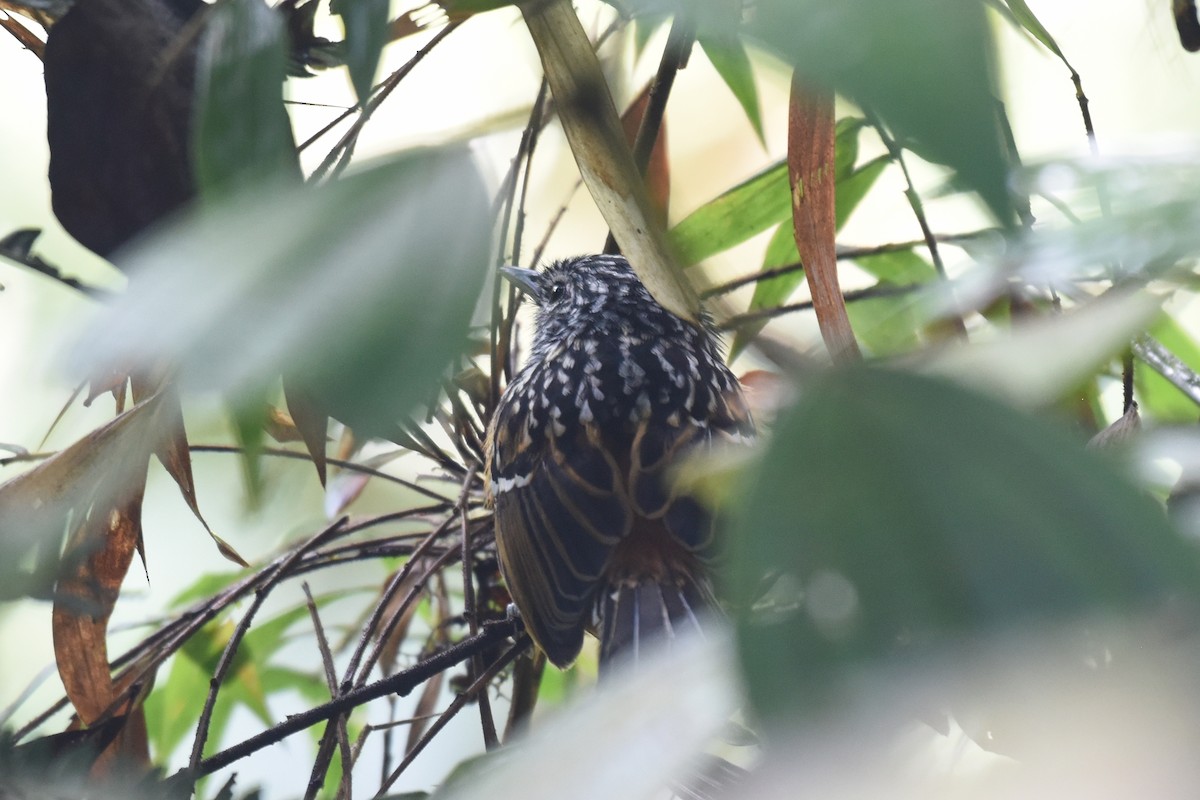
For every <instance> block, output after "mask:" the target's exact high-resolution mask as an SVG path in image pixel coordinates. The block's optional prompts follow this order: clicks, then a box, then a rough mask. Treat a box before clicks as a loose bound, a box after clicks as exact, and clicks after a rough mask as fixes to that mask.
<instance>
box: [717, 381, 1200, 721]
mask: <svg viewBox="0 0 1200 800" xmlns="http://www.w3.org/2000/svg"><path fill="white" fill-rule="evenodd" d="M739 501H740V502H739V504H738V507H737V508H736V509H735V511H734V530H733V531H731V534H732V535H731V536H730V537H729V541H730V543H731V545H732V548H731V554H730V556H731V564H730V570H729V576H728V577H729V579H730V581H729V582H730V587H731V589H732V594H733V597H734V600H735V607H737V608H738V609H740V611H739V612H738V620H737V622H738V635H739V650H740V657H741V662H742V667H743V670H744V672H745V675H746V678H747V683H748V686H749V690H750V696H751V699H752V701H753V704H754V705H755V707H756V708H757V710H758V712H759V713H761V714H762V715H764V717H767V718H770V719H776V720H778V719H780V718H781V716H782V715H786V714H788V713H790V712H794V711H797V710H801V709H803V708H805V707H812V706H813V705H814V704H816V703H819V702H820V701H821V699H822V698H828V697H829V693H830V691H831V689H832V688H833V687H832V683H831V682H832V681H833V680H834V678H835V676H836V675H838V674H845V673H844V668H845V666H846V664H847V663H848V662H858V663H863V662H868V661H878V660H882V659H891V658H897V657H903V658H910V659H911V658H918V659H919V658H921V657H922V656H924V655H927V654H929V653H930V652H932V651H933V650H934V649H936V648H938V647H942V646H945V645H947V644H949V643H951V642H954V641H960V640H964V639H973V638H974V637H977V636H981V635H987V634H994V633H999V632H1004V631H1007V630H1011V629H1012V628H1014V627H1016V626H1021V625H1031V624H1032V625H1036V624H1040V623H1045V622H1053V621H1060V622H1061V621H1066V620H1079V619H1085V618H1086V619H1088V620H1091V619H1094V618H1095V616H1096V615H1097V614H1101V613H1106V612H1107V613H1121V612H1136V611H1138V610H1143V609H1145V608H1147V607H1148V606H1149V605H1150V604H1151V603H1153V602H1154V601H1155V600H1156V599H1160V598H1162V597H1163V596H1165V595H1167V594H1170V593H1174V592H1177V591H1182V592H1184V593H1185V594H1186V596H1191V597H1193V598H1194V597H1196V596H1197V594H1198V587H1200V562H1198V559H1197V552H1196V550H1195V548H1194V547H1193V546H1191V545H1190V544H1188V543H1186V542H1185V541H1184V540H1183V539H1182V538H1180V537H1179V536H1178V534H1177V533H1176V532H1175V531H1174V530H1172V528H1171V527H1170V526H1169V525H1168V524H1167V521H1166V517H1165V516H1164V514H1163V511H1162V509H1161V508H1160V507H1159V506H1158V505H1157V504H1156V503H1154V502H1153V501H1152V500H1151V499H1150V498H1148V497H1147V496H1146V495H1145V494H1144V493H1143V492H1142V491H1140V490H1138V489H1135V488H1134V487H1132V486H1131V485H1130V484H1128V483H1127V482H1126V480H1125V479H1124V478H1123V477H1122V476H1121V475H1120V474H1119V473H1118V471H1117V470H1116V469H1115V468H1114V467H1113V466H1112V465H1110V464H1108V463H1106V462H1104V461H1102V460H1100V459H1098V458H1097V457H1096V456H1095V455H1094V454H1090V453H1087V452H1085V451H1084V449H1083V443H1082V442H1080V441H1077V440H1075V439H1073V438H1071V437H1070V436H1068V435H1066V433H1065V432H1064V431H1062V430H1060V429H1058V428H1057V427H1055V426H1053V425H1051V424H1049V423H1047V422H1045V421H1043V420H1040V419H1037V418H1035V417H1032V416H1027V415H1023V414H1020V413H1018V412H1016V411H1014V410H1012V409H1011V408H1009V407H1007V406H1004V405H1001V404H999V403H997V402H995V401H992V400H989V399H987V398H985V397H983V396H980V395H977V394H974V393H972V392H970V391H967V390H964V389H961V388H959V387H956V386H954V385H952V384H949V383H945V382H943V381H940V380H934V379H930V378H926V377H921V376H917V375H913V374H907V373H899V372H891V371H886V370H880V369H869V368H863V367H859V368H854V369H849V370H843V371H830V372H828V373H826V374H824V375H822V376H808V375H806V376H805V383H804V393H803V394H802V395H801V397H800V399H799V402H798V403H797V404H796V405H795V406H794V407H793V408H791V409H790V410H789V411H787V412H786V413H784V414H782V415H781V416H780V418H779V419H778V422H777V424H776V428H775V436H774V438H773V439H772V441H771V443H770V446H769V448H768V450H767V452H766V454H765V456H764V457H763V458H762V460H761V462H760V463H759V464H758V465H757V466H756V468H754V469H753V470H752V471H751V473H750V474H749V475H747V476H746V480H745V484H744V491H743V492H742V493H741V496H740V498H739ZM764 576H768V577H769V579H770V580H771V581H772V583H771V584H770V586H769V588H767V590H766V592H765V594H764V593H763V591H762V589H763V588H764V584H763V578H764ZM797 675H803V676H804V680H803V681H797V679H796V676H797Z"/></svg>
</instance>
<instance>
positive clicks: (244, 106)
mask: <svg viewBox="0 0 1200 800" xmlns="http://www.w3.org/2000/svg"><path fill="white" fill-rule="evenodd" d="M285 38H286V37H285V36H284V30H283V21H282V20H281V19H280V16H279V14H278V13H277V12H275V11H274V10H272V9H271V8H270V7H269V6H267V4H266V3H265V2H263V0H221V2H218V3H216V4H214V5H213V7H212V8H211V9H210V10H209V11H208V15H207V22H206V24H205V28H204V35H203V38H202V39H201V43H200V49H199V52H198V54H197V66H196V99H195V104H196V128H195V130H196V142H195V148H196V152H195V165H196V182H197V185H198V186H199V188H200V192H201V195H202V196H203V197H204V198H205V200H206V201H207V200H214V199H216V198H220V197H224V196H227V195H228V194H229V193H230V192H231V191H233V190H235V189H236V188H237V187H239V186H254V185H256V184H258V183H260V182H261V181H263V180H277V179H279V176H287V177H291V178H299V176H300V170H299V162H298V161H297V158H296V144H295V141H294V140H293V139H292V125H291V122H290V120H289V119H288V115H287V112H286V111H285V110H284V107H283V81H284V78H285V77H286V75H287V43H286V41H285Z"/></svg>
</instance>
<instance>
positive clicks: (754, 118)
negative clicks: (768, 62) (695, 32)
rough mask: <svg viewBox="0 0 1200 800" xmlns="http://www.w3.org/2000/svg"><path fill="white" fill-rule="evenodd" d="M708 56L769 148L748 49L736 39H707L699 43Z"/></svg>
mask: <svg viewBox="0 0 1200 800" xmlns="http://www.w3.org/2000/svg"><path fill="white" fill-rule="evenodd" d="M699 42H700V46H701V47H703V48H704V54H705V55H706V56H708V60H709V61H710V62H711V63H712V65H713V69H715V70H716V71H717V74H718V75H720V76H721V80H723V81H725V85H726V86H728V87H729V91H731V92H733V96H734V97H735V98H737V101H738V103H739V104H741V106H742V110H743V111H745V112H746V119H747V120H749V121H750V125H751V126H752V127H753V128H754V133H755V134H757V136H758V141H759V142H761V143H762V145H763V146H764V147H765V146H766V137H765V136H764V134H763V124H762V110H761V109H760V108H759V103H758V86H757V85H756V84H755V83H754V68H753V66H752V65H751V64H750V55H749V54H748V53H747V52H746V45H745V44H743V43H742V40H741V39H740V38H738V37H737V35H736V34H734V35H724V36H719V35H718V36H703V37H701V38H700V39H699Z"/></svg>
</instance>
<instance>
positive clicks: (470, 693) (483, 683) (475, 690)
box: [375, 620, 533, 800]
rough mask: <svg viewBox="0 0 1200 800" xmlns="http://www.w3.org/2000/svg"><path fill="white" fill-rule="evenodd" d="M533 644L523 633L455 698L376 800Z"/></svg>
mask: <svg viewBox="0 0 1200 800" xmlns="http://www.w3.org/2000/svg"><path fill="white" fill-rule="evenodd" d="M509 622H510V620H505V621H504V623H489V624H488V625H487V626H485V627H484V629H483V631H481V632H480V634H479V635H480V636H482V635H483V634H484V633H485V632H486V631H487V630H488V628H490V627H491V626H492V625H497V624H506V623H509ZM532 643H533V641H532V640H531V639H530V638H529V634H527V633H522V634H521V635H520V636H518V637H517V640H516V641H515V642H514V643H513V645H512V647H510V648H508V650H507V652H505V653H504V655H502V656H500V658H498V659H496V661H495V663H494V664H492V666H491V667H489V668H488V670H487V672H485V673H483V674H482V675H480V676H479V678H477V679H476V680H475V682H474V683H472V684H471V685H470V687H468V688H467V690H466V691H465V692H463V693H462V694H460V695H458V697H456V698H454V702H452V703H451V704H450V707H449V708H447V709H446V710H445V711H444V712H442V715H441V716H440V717H438V720H437V722H435V723H433V724H432V725H430V726H429V730H428V731H426V732H425V735H424V736H422V737H421V740H420V741H418V742H417V743H416V744H415V745H414V746H413V748H412V749H411V750H409V751H408V752H407V753H406V754H405V756H404V760H403V761H401V762H400V764H399V765H398V766H397V767H396V769H395V770H393V771H392V773H391V774H390V775H388V777H387V779H386V780H385V781H384V782H383V784H382V785H381V786H380V787H379V791H378V792H376V793H375V799H376V800H378V798H381V797H383V794H384V792H386V791H387V790H388V789H389V788H391V786H392V784H393V783H395V782H396V780H397V779H398V778H399V777H400V775H401V774H402V773H403V772H404V770H405V769H407V768H408V765H409V764H411V763H412V762H413V759H415V758H416V757H417V756H418V755H419V754H420V753H421V751H422V750H424V749H425V746H426V745H428V744H429V743H430V742H431V741H433V737H434V736H436V735H437V734H438V733H440V732H441V730H442V728H444V727H446V724H447V723H448V722H450V720H452V719H454V717H455V716H456V715H457V714H458V712H459V711H461V710H462V708H463V706H465V705H466V704H467V703H468V702H469V701H470V700H471V698H473V697H475V696H476V695H479V694H480V693H481V692H484V691H486V690H487V686H488V685H489V684H490V683H491V682H492V679H493V678H495V677H496V676H497V675H498V674H499V673H500V671H501V670H502V669H504V668H505V667H507V666H508V665H509V664H511V663H512V662H513V660H514V659H516V657H517V656H519V655H521V653H523V652H525V649H526V648H527V647H529V646H530V645H531V644H532ZM475 652H476V653H480V652H483V648H479V649H478V650H476V651H475Z"/></svg>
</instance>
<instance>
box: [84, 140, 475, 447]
mask: <svg viewBox="0 0 1200 800" xmlns="http://www.w3.org/2000/svg"><path fill="white" fill-rule="evenodd" d="M490 230H491V223H490V218H489V213H488V206H487V198H486V194H485V190H484V186H483V183H482V180H481V178H480V176H479V174H478V172H477V171H476V169H475V167H474V164H473V163H472V160H471V157H470V154H469V153H468V151H467V150H466V149H465V148H462V147H451V148H443V149H432V150H417V151H411V152H407V153H404V154H401V155H399V156H398V157H395V158H393V159H392V160H390V161H387V162H384V163H382V164H377V165H375V166H374V167H372V168H370V169H366V170H363V171H362V172H359V173H357V174H354V175H350V176H348V177H346V178H344V179H341V180H338V181H334V182H331V183H329V184H326V185H322V186H318V187H312V186H303V187H301V186H291V185H288V186H283V187H279V186H278V185H275V186H264V187H261V188H255V189H253V190H249V191H246V192H244V193H242V194H240V195H239V196H238V197H237V198H235V199H232V200H231V201H230V202H228V203H225V204H222V205H221V206H220V207H217V208H209V209H205V210H204V212H203V213H200V214H197V215H195V216H191V217H189V218H187V219H184V220H179V221H176V222H175V223H173V224H171V225H170V226H169V227H167V228H164V229H160V230H159V231H157V232H156V233H155V235H153V236H151V237H148V238H147V239H146V240H144V241H143V242H142V243H141V246H140V247H138V248H137V249H136V250H135V251H130V252H129V253H128V254H127V258H126V259H125V262H126V263H127V264H128V265H129V266H130V268H131V269H135V270H136V271H137V272H138V280H137V281H134V282H133V284H132V287H131V290H130V291H129V292H128V293H127V294H126V295H124V296H123V297H121V298H120V300H118V301H117V302H116V303H115V304H114V306H113V308H111V309H110V310H109V311H108V312H107V313H106V314H104V315H103V316H102V317H101V318H100V319H99V320H97V321H96V322H95V323H94V324H93V325H92V326H91V327H90V328H89V330H88V332H87V333H86V334H85V336H84V337H82V339H81V342H80V345H79V347H78V348H77V351H78V354H79V355H78V358H79V361H80V362H81V363H84V364H94V363H96V361H100V362H102V363H159V362H162V361H166V362H170V363H174V364H176V365H177V367H178V372H179V378H180V381H181V384H182V385H183V386H186V387H192V388H202V389H221V390H225V391H228V392H231V393H232V394H233V397H232V400H233V402H234V403H235V404H237V403H239V402H242V403H249V402H253V401H255V400H256V398H258V396H259V392H261V391H262V389H263V387H264V386H269V385H271V384H272V382H273V379H274V376H277V375H279V374H280V373H281V372H286V373H287V374H288V376H289V381H290V383H289V385H292V384H293V383H294V384H296V385H301V386H303V387H304V389H305V391H307V392H309V393H310V394H312V395H313V397H314V398H315V399H316V400H317V401H318V402H320V403H321V404H322V405H323V407H325V408H327V409H328V410H329V412H330V413H331V414H332V415H334V416H337V417H338V418H339V419H341V420H342V421H343V422H346V423H347V424H349V425H351V426H353V427H355V428H356V429H358V430H359V431H360V432H361V433H363V434H364V435H374V434H379V433H390V432H391V431H392V430H393V428H394V423H395V420H397V419H398V418H399V417H400V416H401V415H402V414H404V413H405V412H407V411H408V410H409V409H410V408H411V407H412V406H413V405H414V404H416V403H418V402H420V401H423V400H425V399H426V398H427V397H428V395H429V392H430V387H431V386H432V384H433V383H434V381H435V380H436V378H437V377H438V375H439V374H440V373H441V371H442V369H443V368H444V367H445V365H446V364H448V363H449V361H450V359H451V358H452V357H453V355H454V354H455V353H456V352H458V351H459V349H460V348H461V347H462V345H463V343H464V342H465V339H466V331H467V325H468V322H469V319H470V315H471V312H472V309H473V306H474V304H475V301H476V299H477V298H478V296H479V292H480V290H481V288H482V285H483V278H484V275H485V274H486V267H485V264H486V259H487V245H488V242H489V239H490ZM184 299H186V301H185V300H184Z"/></svg>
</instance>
